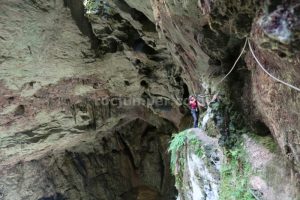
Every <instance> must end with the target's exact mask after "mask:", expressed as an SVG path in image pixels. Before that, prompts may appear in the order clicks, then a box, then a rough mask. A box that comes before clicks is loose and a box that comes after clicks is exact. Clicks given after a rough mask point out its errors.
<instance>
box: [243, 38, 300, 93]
mask: <svg viewBox="0 0 300 200" xmlns="http://www.w3.org/2000/svg"><path fill="white" fill-rule="evenodd" d="M248 45H249V49H250V52H251V53H252V56H253V57H254V59H255V61H256V62H257V64H258V65H259V67H260V68H261V69H262V70H263V71H264V72H265V73H266V74H268V75H269V76H270V77H271V78H273V79H274V80H276V81H278V82H280V83H282V84H284V85H286V86H288V87H290V88H292V89H294V90H297V91H298V92H300V88H298V87H296V86H293V85H291V84H289V83H286V82H284V81H282V80H280V79H278V78H276V77H275V76H273V75H272V74H270V73H269V72H268V71H267V70H266V69H265V68H264V67H263V65H262V64H261V63H260V62H259V60H258V58H257V57H256V56H255V54H254V52H253V49H252V46H251V44H250V41H249V40H248Z"/></svg>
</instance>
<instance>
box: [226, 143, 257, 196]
mask: <svg viewBox="0 0 300 200" xmlns="http://www.w3.org/2000/svg"><path fill="white" fill-rule="evenodd" d="M226 156H227V159H228V160H227V163H225V164H223V166H222V169H221V186H220V199H221V200H254V197H253V196H252V194H251V192H250V189H249V183H248V180H249V177H250V175H251V172H252V170H251V166H250V164H249V163H248V162H247V161H246V153H245V151H244V150H243V147H242V145H238V146H236V147H235V148H234V149H231V150H228V151H227V152H226Z"/></svg>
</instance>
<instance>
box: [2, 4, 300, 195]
mask: <svg viewBox="0 0 300 200" xmlns="http://www.w3.org/2000/svg"><path fill="white" fill-rule="evenodd" d="M96 2H98V3H99V1H96ZM277 6H281V7H277ZM299 9H300V6H299V4H297V2H296V1H284V2H281V1H274V2H269V1H267V0H266V1H255V0H247V1H235V0H232V1H221V0H203V1H202V0H184V1H177V0H145V1H143V3H141V1H140V0H112V1H104V3H99V5H98V7H97V9H96V10H93V12H91V14H85V13H86V10H85V8H84V4H83V2H82V1H75V0H64V1H63V0H10V1H4V0H2V2H1V7H0V45H1V51H0V140H1V143H0V149H1V151H0V152H1V153H0V155H1V156H0V173H1V175H0V199H7V200H19V199H32V200H36V199H38V200H46V199H72V200H75V199H84V200H86V199H103V200H104V199H109V200H111V199H147V200H148V199H173V198H175V196H176V192H175V188H174V178H173V177H172V176H171V175H170V170H169V156H168V154H167V146H168V142H169V139H170V135H171V133H172V132H175V131H177V130H178V129H182V128H183V127H185V126H187V125H188V124H187V123H186V118H185V115H186V108H185V106H183V103H184V102H183V99H184V98H187V97H188V96H189V94H191V93H201V94H202V93H214V92H217V91H221V92H220V93H221V94H224V95H225V96H226V97H228V99H230V102H232V103H234V104H235V105H236V107H237V109H238V110H239V111H240V113H243V114H244V116H245V121H247V122H248V125H249V126H251V127H252V128H253V129H255V130H256V131H257V132H258V133H260V134H262V135H270V134H271V135H272V136H273V138H274V140H275V141H276V142H277V143H278V145H279V146H280V149H281V152H282V153H283V154H284V158H286V159H287V160H288V162H289V163H291V164H292V167H291V168H288V169H285V168H283V169H282V170H290V169H292V170H294V172H292V173H290V174H292V175H293V183H297V182H298V183H299V173H297V172H299V171H300V153H299V152H300V123H299V118H300V114H299V112H300V104H299V102H300V101H299V100H300V99H299V98H300V93H299V92H297V91H296V90H293V89H290V88H288V87H286V86H284V85H282V84H280V83H278V82H276V81H274V80H272V79H271V78H270V77H269V76H268V75H266V74H265V73H264V72H263V71H262V70H261V68H260V67H259V66H258V65H257V62H256V61H255V60H254V58H253V56H252V54H251V53H250V52H249V51H247V54H246V56H243V57H242V59H241V60H240V61H239V62H238V65H237V68H236V70H234V71H233V73H232V74H231V75H230V76H229V77H228V78H227V79H226V80H225V81H224V82H222V83H221V84H216V83H218V82H219V81H220V79H221V78H222V77H223V76H224V75H225V74H226V73H227V72H228V71H229V69H230V68H231V66H232V65H233V63H234V61H235V59H236V58H237V56H238V55H239V53H240V51H241V47H242V45H243V43H244V41H245V38H246V37H248V38H249V41H250V43H251V45H252V47H253V49H254V53H255V55H256V56H257V57H258V59H259V60H261V62H262V63H263V65H264V66H265V67H266V69H267V70H268V71H269V72H271V73H272V74H273V75H274V76H276V77H278V78H280V79H282V80H285V81H287V82H289V83H291V84H292V85H295V86H297V87H299V85H300V83H299V76H300V69H299V64H300V63H299V57H300V54H299V44H300V42H299V37H300V36H299V35H300V34H299V30H300V28H299V21H300V19H299V17H300V16H299V13H300V12H299ZM92 13H94V14H92Z"/></svg>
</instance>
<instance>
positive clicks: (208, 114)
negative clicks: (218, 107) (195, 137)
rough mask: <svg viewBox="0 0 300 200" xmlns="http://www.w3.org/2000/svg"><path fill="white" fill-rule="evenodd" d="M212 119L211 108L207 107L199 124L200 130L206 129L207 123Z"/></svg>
mask: <svg viewBox="0 0 300 200" xmlns="http://www.w3.org/2000/svg"><path fill="white" fill-rule="evenodd" d="M212 117H213V113H212V108H211V107H209V106H208V108H207V110H206V114H205V115H204V117H203V119H202V122H201V129H202V130H205V129H206V124H207V122H208V121H209V120H210V119H211V118H212Z"/></svg>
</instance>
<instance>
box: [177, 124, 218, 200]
mask: <svg viewBox="0 0 300 200" xmlns="http://www.w3.org/2000/svg"><path fill="white" fill-rule="evenodd" d="M191 131H193V132H194V134H196V135H197V136H198V138H199V141H201V146H202V147H201V149H202V150H201V151H202V153H201V154H202V155H199V153H195V147H193V146H192V145H190V144H189V143H187V144H186V148H184V150H183V151H185V153H184V155H185V156H184V165H183V166H181V170H182V173H183V176H184V177H182V181H183V182H182V184H181V186H179V187H178V188H177V189H178V192H179V196H178V197H177V200H218V199H219V194H218V190H219V184H220V168H221V164H222V157H223V156H222V151H221V150H220V148H219V146H218V143H217V140H216V139H215V138H211V137H209V136H207V135H206V133H204V132H203V131H201V130H199V129H191ZM196 151H197V150H196ZM198 151H199V149H198Z"/></svg>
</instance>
